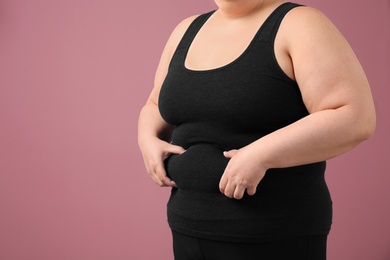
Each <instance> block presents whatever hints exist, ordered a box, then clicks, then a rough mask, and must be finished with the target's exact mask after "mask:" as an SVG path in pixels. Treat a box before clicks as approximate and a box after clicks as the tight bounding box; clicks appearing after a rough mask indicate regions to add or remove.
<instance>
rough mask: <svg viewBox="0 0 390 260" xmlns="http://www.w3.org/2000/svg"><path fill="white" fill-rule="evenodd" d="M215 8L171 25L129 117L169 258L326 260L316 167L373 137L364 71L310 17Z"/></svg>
mask: <svg viewBox="0 0 390 260" xmlns="http://www.w3.org/2000/svg"><path fill="white" fill-rule="evenodd" d="M215 3H216V5H217V6H218V8H217V9H216V10H213V11H211V12H208V13H205V14H201V15H195V16H191V17H189V18H187V19H185V20H183V21H182V22H181V23H180V24H179V25H178V26H177V27H176V28H175V29H174V31H173V32H172V34H171V36H170V38H169V40H168V42H167V44H166V47H165V49H164V51H163V54H162V57H161V61H160V64H159V66H158V69H157V72H156V77H155V84H154V88H153V90H152V91H151V94H150V97H149V98H148V100H147V102H146V104H145V106H144V107H143V108H142V110H141V113H140V117H139V125H138V126H139V133H138V142H139V147H140V150H141V152H142V155H143V158H144V162H145V166H146V170H147V172H148V173H149V175H150V176H151V178H152V180H153V181H154V182H155V183H156V184H157V185H159V186H161V187H171V188H172V191H171V196H170V199H169V202H168V207H167V214H168V223H169V226H170V228H171V229H172V235H173V251H174V255H175V259H176V260H187V259H188V260H189V259H195V260H198V259H199V260H200V259H208V260H209V259H210V260H211V259H213V260H229V259H234V260H241V259H248V260H251V259H253V260H254V259H256V260H285V259H299V260H324V259H326V241H327V235H328V233H329V231H330V228H331V223H332V200H331V197H330V194H329V191H328V188H327V185H326V183H325V179H324V172H325V166H326V160H328V159H330V158H333V157H336V156H339V155H341V154H343V153H345V152H347V151H349V150H351V149H353V148H354V147H356V146H357V145H358V144H359V143H361V142H362V141H364V140H366V139H367V138H369V137H370V136H371V135H372V134H373V131H374V128H375V109H374V105H373V101H372V96H371V93H370V87H369V84H368V82H367V79H366V76H365V74H364V72H363V69H362V67H361V65H360V63H359V61H358V59H357V58H356V56H355V54H354V53H353V51H352V49H351V47H350V46H349V44H348V43H347V41H346V40H345V39H344V37H343V36H342V35H341V34H340V32H339V31H338V30H337V29H336V28H335V27H334V25H333V24H332V23H331V22H330V21H329V20H328V19H327V18H326V17H325V16H324V15H323V14H322V13H320V12H319V11H317V10H315V9H313V8H310V7H305V6H300V5H298V4H294V3H286V2H284V1H277V0H215Z"/></svg>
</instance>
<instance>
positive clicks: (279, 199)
mask: <svg viewBox="0 0 390 260" xmlns="http://www.w3.org/2000/svg"><path fill="white" fill-rule="evenodd" d="M296 6H298V5H297V4H293V3H284V4H282V5H281V6H279V7H278V8H277V9H276V10H275V11H274V12H273V13H272V14H271V15H270V16H269V17H268V18H267V19H266V21H265V22H264V24H263V25H262V26H261V27H260V29H259V30H258V31H257V33H256V35H255V36H254V38H253V39H252V41H251V43H250V45H249V46H248V47H247V49H246V50H245V51H244V52H243V53H242V54H241V55H240V56H239V57H238V58H237V59H236V60H234V61H233V62H231V63H229V64H227V65H225V66H223V67H220V68H216V69H210V70H202V71H195V70H190V69H188V68H186V67H185V65H184V63H185V59H186V55H187V52H188V49H189V46H190V44H191V42H192V40H193V39H194V37H195V36H196V34H197V32H198V31H199V29H200V28H201V27H202V26H203V24H204V23H205V22H206V20H207V19H208V18H209V17H210V16H211V15H212V14H213V12H214V11H212V12H209V13H206V14H202V15H200V16H198V17H197V18H196V19H195V20H194V21H193V22H192V24H191V25H190V26H189V28H188V29H187V31H186V32H185V34H184V36H183V38H182V40H181V42H180V43H179V45H178V47H177V49H176V51H175V53H174V55H173V57H172V60H171V62H170V64H169V68H168V73H167V76H166V78H165V80H164V82H163V85H162V88H161V91H160V95H159V110H160V113H161V116H162V117H163V119H164V120H165V121H166V122H168V123H169V124H172V125H175V126H176V127H175V128H174V131H173V135H172V143H173V144H176V145H180V146H182V147H184V148H185V149H186V152H184V153H183V154H180V155H171V156H170V157H169V158H167V159H166V160H165V167H166V170H167V174H168V175H169V177H170V178H171V179H172V180H174V181H175V182H176V183H177V186H178V188H173V189H172V192H171V196H170V199H169V202H168V210H167V211H168V222H169V225H170V227H171V228H172V229H173V230H175V231H177V232H181V233H184V234H187V235H190V236H195V237H201V238H206V239H216V240H224V241H237V242H260V241H267V240H274V239H280V238H287V237H292V236H299V235H310V234H328V232H329V230H330V226H331V219H332V205H331V204H332V202H331V198H330V195H329V192H328V188H327V185H326V183H325V180H324V172H325V162H324V161H323V162H318V163H313V164H307V165H301V166H296V167H289V168H282V169H269V170H268V171H267V172H266V174H265V176H264V178H263V179H262V180H261V182H260V184H259V185H258V187H257V192H256V194H255V195H254V196H248V195H247V194H246V195H244V197H243V199H241V200H235V199H229V198H227V197H226V196H224V195H223V194H221V193H220V191H219V181H220V178H221V176H222V174H223V172H224V169H225V167H226V165H227V163H228V162H229V159H228V158H225V157H224V156H223V151H228V150H231V149H239V148H241V147H243V146H246V145H248V144H250V143H252V142H254V141H255V140H257V139H259V138H261V137H263V136H265V135H267V134H269V133H271V132H273V131H275V130H277V129H279V128H282V127H284V126H287V125H288V124H291V123H293V122H295V121H297V120H299V119H300V118H302V117H305V116H307V115H308V111H307V109H306V107H305V105H304V103H303V101H302V97H301V93H300V91H299V88H298V85H297V83H296V82H295V81H293V80H292V79H290V78H289V77H288V76H287V75H286V74H285V73H284V72H283V71H282V69H281V68H280V67H279V65H278V63H277V61H276V58H275V54H274V40H275V36H276V33H277V31H278V28H279V25H280V23H281V21H282V19H283V17H284V16H285V14H286V13H287V12H288V11H289V10H291V9H292V8H294V7H296Z"/></svg>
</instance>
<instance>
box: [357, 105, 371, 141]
mask: <svg viewBox="0 0 390 260" xmlns="http://www.w3.org/2000/svg"><path fill="white" fill-rule="evenodd" d="M375 128H376V115H375V112H372V113H370V115H369V116H366V117H361V119H360V123H359V127H358V128H357V131H356V132H357V135H356V137H357V138H356V139H357V141H358V142H359V143H360V142H363V141H366V140H367V139H369V138H370V137H371V136H372V135H373V134H374V132H375Z"/></svg>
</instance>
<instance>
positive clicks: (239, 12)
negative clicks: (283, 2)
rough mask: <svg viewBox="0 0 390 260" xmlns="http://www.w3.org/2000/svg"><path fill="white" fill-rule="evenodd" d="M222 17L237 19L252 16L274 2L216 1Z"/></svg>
mask: <svg viewBox="0 0 390 260" xmlns="http://www.w3.org/2000/svg"><path fill="white" fill-rule="evenodd" d="M214 1H215V3H216V5H217V6H218V12H219V13H220V15H221V16H224V17H226V18H230V19H235V18H241V17H245V16H248V15H250V14H251V13H253V12H255V11H256V10H259V9H260V8H262V7H263V6H265V5H266V4H267V3H268V2H272V0H214Z"/></svg>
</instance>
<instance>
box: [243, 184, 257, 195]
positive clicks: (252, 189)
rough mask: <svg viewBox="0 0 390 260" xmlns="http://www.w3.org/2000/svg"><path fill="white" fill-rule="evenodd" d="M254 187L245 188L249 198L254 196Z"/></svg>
mask: <svg viewBox="0 0 390 260" xmlns="http://www.w3.org/2000/svg"><path fill="white" fill-rule="evenodd" d="M256 188H257V187H256V186H251V187H247V188H246V193H248V195H249V196H253V195H255V194H256Z"/></svg>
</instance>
